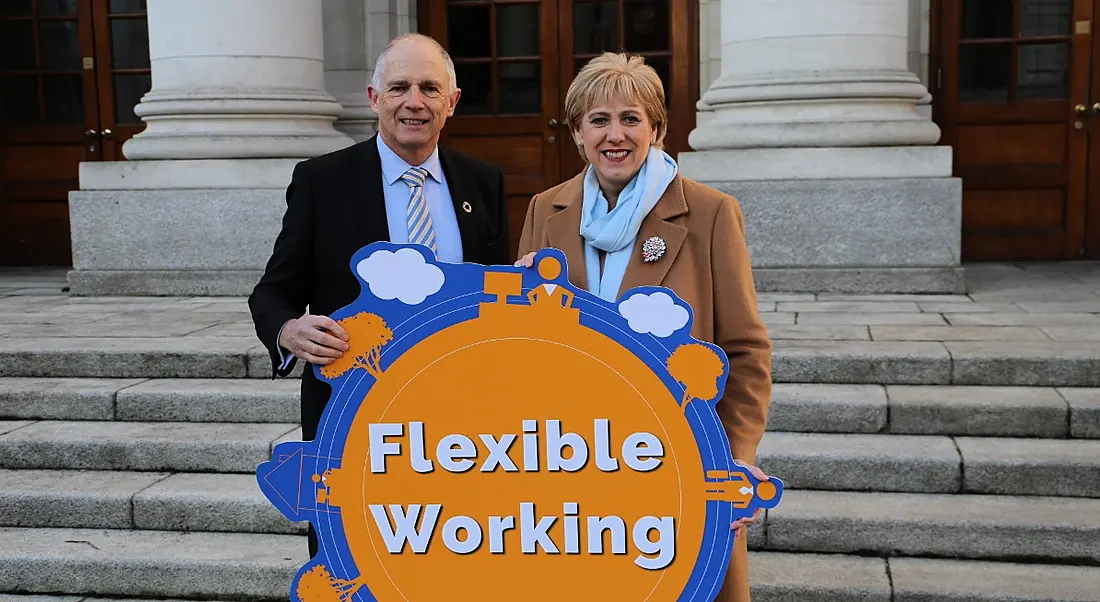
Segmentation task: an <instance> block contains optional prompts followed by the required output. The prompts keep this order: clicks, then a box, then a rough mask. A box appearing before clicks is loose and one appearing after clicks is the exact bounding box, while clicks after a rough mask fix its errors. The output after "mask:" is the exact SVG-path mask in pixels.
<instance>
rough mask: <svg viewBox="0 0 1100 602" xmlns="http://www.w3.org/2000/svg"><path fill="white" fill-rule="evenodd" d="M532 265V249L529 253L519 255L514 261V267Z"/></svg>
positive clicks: (533, 260) (533, 253)
mask: <svg viewBox="0 0 1100 602" xmlns="http://www.w3.org/2000/svg"><path fill="white" fill-rule="evenodd" d="M533 265H535V252H534V251H531V252H530V253H528V254H526V255H524V256H523V257H520V258H519V259H518V260H517V261H516V267H517V268H518V267H521V266H522V267H525V268H529V267H531V266H533Z"/></svg>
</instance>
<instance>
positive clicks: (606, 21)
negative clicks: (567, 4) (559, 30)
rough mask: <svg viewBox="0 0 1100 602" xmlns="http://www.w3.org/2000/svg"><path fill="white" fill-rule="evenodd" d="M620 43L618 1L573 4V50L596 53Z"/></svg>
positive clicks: (580, 52) (582, 52)
mask: <svg viewBox="0 0 1100 602" xmlns="http://www.w3.org/2000/svg"><path fill="white" fill-rule="evenodd" d="M620 45H621V44H620V43H619V3H618V2H585V3H583V4H574V5H573V52H575V53H576V54H594V53H598V52H603V51H605V50H618V49H619V46H620Z"/></svg>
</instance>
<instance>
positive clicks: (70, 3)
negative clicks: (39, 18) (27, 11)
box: [38, 0, 76, 15]
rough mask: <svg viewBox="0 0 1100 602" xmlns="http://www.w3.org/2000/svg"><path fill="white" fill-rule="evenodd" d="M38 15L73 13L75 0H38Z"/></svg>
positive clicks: (74, 11) (74, 12)
mask: <svg viewBox="0 0 1100 602" xmlns="http://www.w3.org/2000/svg"><path fill="white" fill-rule="evenodd" d="M38 14H40V15H75V14H76V0H38Z"/></svg>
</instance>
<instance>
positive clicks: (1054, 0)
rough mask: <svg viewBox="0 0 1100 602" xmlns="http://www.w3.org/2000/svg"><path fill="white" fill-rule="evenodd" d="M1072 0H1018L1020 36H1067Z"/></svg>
mask: <svg viewBox="0 0 1100 602" xmlns="http://www.w3.org/2000/svg"><path fill="white" fill-rule="evenodd" d="M1072 13H1073V0H1020V35H1021V36H1068V35H1069V34H1070V29H1069V24H1070V20H1071V16H1072Z"/></svg>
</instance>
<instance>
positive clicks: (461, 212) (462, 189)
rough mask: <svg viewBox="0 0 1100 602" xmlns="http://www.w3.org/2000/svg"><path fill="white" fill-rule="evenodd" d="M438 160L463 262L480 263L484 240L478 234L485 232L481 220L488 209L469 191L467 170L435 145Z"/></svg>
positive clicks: (447, 150) (485, 226) (449, 153)
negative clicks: (437, 150) (457, 233)
mask: <svg viewBox="0 0 1100 602" xmlns="http://www.w3.org/2000/svg"><path fill="white" fill-rule="evenodd" d="M439 163H440V165H441V166H442V167H443V177H445V178H447V189H448V190H449V191H450V194H451V204H452V205H453V206H454V210H455V216H456V217H457V218H458V230H459V232H460V234H461V236H462V257H463V261H466V262H472V263H483V262H482V257H481V249H482V248H484V243H485V241H483V240H482V236H483V235H484V233H485V232H486V231H487V230H486V228H487V224H485V223H484V222H485V220H486V219H488V215H489V213H488V211H489V208H488V207H487V206H486V205H485V203H484V201H483V200H482V199H480V198H478V197H477V196H476V195H472V194H471V192H470V191H471V190H473V185H472V184H471V183H470V181H469V177H470V174H469V172H468V171H466V170H463V169H462V168H461V167H460V166H458V165H456V164H455V159H454V156H453V155H452V153H451V151H450V150H449V149H445V148H443V147H442V146H441V147H439ZM467 209H469V211H467Z"/></svg>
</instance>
